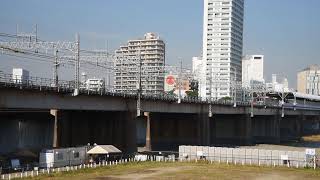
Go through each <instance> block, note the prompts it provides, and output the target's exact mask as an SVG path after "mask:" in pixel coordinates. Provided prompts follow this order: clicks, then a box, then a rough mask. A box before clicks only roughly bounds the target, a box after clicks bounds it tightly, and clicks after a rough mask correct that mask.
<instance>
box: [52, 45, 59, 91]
mask: <svg viewBox="0 0 320 180" xmlns="http://www.w3.org/2000/svg"><path fill="white" fill-rule="evenodd" d="M58 63H59V62H58V50H57V49H56V50H55V51H54V64H53V85H54V87H58V82H59V79H58V66H59V64H58Z"/></svg>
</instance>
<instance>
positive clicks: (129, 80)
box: [114, 33, 165, 94]
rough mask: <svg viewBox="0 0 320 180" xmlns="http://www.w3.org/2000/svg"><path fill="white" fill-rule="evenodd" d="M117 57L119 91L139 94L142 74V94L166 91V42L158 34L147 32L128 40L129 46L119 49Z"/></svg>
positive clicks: (117, 85) (116, 84) (116, 86)
mask: <svg viewBox="0 0 320 180" xmlns="http://www.w3.org/2000/svg"><path fill="white" fill-rule="evenodd" d="M116 56H117V59H116V61H115V78H114V90H115V91H116V92H123V93H136V92H137V90H138V87H139V79H140V76H141V90H142V93H144V94H145V93H148V94H160V93H163V91H164V72H162V71H163V66H164V64H165V43H164V41H163V40H161V39H160V38H159V36H157V35H156V34H154V33H146V34H145V35H144V38H143V39H137V40H129V41H128V43H127V45H125V46H120V48H119V49H118V50H116ZM140 68H141V69H140ZM140 72H141V73H140Z"/></svg>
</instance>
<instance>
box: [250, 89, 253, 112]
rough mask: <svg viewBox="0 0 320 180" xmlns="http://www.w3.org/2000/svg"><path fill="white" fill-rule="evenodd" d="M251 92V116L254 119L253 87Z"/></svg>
mask: <svg viewBox="0 0 320 180" xmlns="http://www.w3.org/2000/svg"><path fill="white" fill-rule="evenodd" d="M250 91H251V114H250V116H251V117H253V116H254V115H253V98H254V97H253V88H252V87H250Z"/></svg>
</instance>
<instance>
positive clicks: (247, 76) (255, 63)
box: [242, 55, 264, 87]
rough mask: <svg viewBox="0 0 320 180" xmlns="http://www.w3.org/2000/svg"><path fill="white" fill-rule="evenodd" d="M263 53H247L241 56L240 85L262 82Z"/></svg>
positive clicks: (247, 85) (245, 85) (248, 85)
mask: <svg viewBox="0 0 320 180" xmlns="http://www.w3.org/2000/svg"><path fill="white" fill-rule="evenodd" d="M263 57H264V56H263V55H248V56H244V57H243V58H242V85H243V86H244V87H250V86H252V85H257V84H263V83H264V78H263V60H264V58H263Z"/></svg>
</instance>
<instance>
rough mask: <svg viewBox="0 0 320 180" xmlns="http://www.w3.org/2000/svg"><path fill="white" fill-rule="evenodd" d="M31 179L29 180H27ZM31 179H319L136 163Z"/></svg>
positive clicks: (307, 173) (312, 174)
mask: <svg viewBox="0 0 320 180" xmlns="http://www.w3.org/2000/svg"><path fill="white" fill-rule="evenodd" d="M28 179H32V178H28ZM33 179H57V180H60V179H61V180H65V179H77V180H82V179H97V180H101V179H243V180H247V179H254V180H264V179H266V180H269V179H270V180H282V179H290V180H295V179H297V180H302V179H303V180H308V179H320V171H319V170H313V169H295V168H285V167H257V166H241V165H226V164H208V163H205V162H198V163H195V162H191V163H180V162H175V163H159V162H140V163H128V164H121V165H117V166H113V167H100V168H95V169H82V170H78V171H73V172H63V173H55V174H51V175H49V176H48V175H43V176H39V177H36V178H33Z"/></svg>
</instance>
